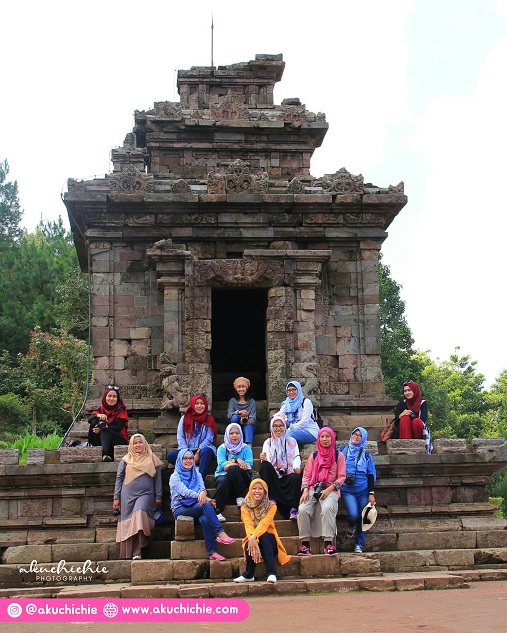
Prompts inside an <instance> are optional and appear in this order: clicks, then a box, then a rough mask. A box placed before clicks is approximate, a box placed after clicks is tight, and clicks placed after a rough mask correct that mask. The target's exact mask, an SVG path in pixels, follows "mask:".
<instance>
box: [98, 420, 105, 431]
mask: <svg viewBox="0 0 507 633" xmlns="http://www.w3.org/2000/svg"><path fill="white" fill-rule="evenodd" d="M97 426H98V427H99V429H105V428H106V426H107V422H106V421H105V420H99V421H98V422H97Z"/></svg>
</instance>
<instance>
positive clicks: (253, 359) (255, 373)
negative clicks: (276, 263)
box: [211, 288, 268, 401]
mask: <svg viewBox="0 0 507 633" xmlns="http://www.w3.org/2000/svg"><path fill="white" fill-rule="evenodd" d="M267 306H268V292H267V289H265V288H253V289H238V290H224V289H220V290H218V289H214V290H212V291H211V366H212V384H213V400H214V401H228V400H229V398H231V397H232V396H234V395H235V392H234V388H233V386H232V383H233V381H234V379H235V378H237V377H238V376H245V377H246V378H248V379H249V380H250V383H251V384H250V394H251V395H252V397H253V398H255V399H256V400H265V399H266V310H267Z"/></svg>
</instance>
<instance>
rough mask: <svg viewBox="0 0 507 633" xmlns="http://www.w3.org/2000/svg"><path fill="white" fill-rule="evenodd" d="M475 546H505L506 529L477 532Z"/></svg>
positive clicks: (506, 544)
mask: <svg viewBox="0 0 507 633" xmlns="http://www.w3.org/2000/svg"><path fill="white" fill-rule="evenodd" d="M477 547H479V548H490V547H507V530H494V531H493V532H477Z"/></svg>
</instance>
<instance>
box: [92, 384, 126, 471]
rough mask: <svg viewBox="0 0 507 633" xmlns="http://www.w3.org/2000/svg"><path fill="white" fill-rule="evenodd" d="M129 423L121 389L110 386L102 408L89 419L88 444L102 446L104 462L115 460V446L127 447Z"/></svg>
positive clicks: (106, 391) (101, 404) (103, 398)
mask: <svg viewBox="0 0 507 633" xmlns="http://www.w3.org/2000/svg"><path fill="white" fill-rule="evenodd" d="M128 421H129V416H128V413H127V408H126V407H125V405H124V404H123V400H122V399H121V395H120V388H119V387H117V386H115V385H108V386H107V387H106V388H105V390H104V394H103V396H102V401H101V403H100V406H99V407H98V408H97V409H95V411H93V413H92V414H91V416H90V418H89V419H88V424H89V425H90V428H89V430H88V444H89V445H90V446H102V461H103V462H111V461H113V460H114V447H115V446H126V445H127V444H128V443H129V436H128Z"/></svg>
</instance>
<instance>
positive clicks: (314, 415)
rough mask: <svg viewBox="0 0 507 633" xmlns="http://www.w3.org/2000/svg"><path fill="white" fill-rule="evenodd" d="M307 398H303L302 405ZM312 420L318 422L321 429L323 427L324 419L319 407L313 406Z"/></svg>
mask: <svg viewBox="0 0 507 633" xmlns="http://www.w3.org/2000/svg"><path fill="white" fill-rule="evenodd" d="M305 400H306V398H303V402H302V403H301V406H303V405H304V403H305ZM312 420H313V421H314V422H317V426H318V427H319V429H321V428H322V427H323V426H324V420H323V419H322V418H321V417H320V415H319V411H318V409H317V408H316V407H315V405H314V407H313V413H312Z"/></svg>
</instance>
